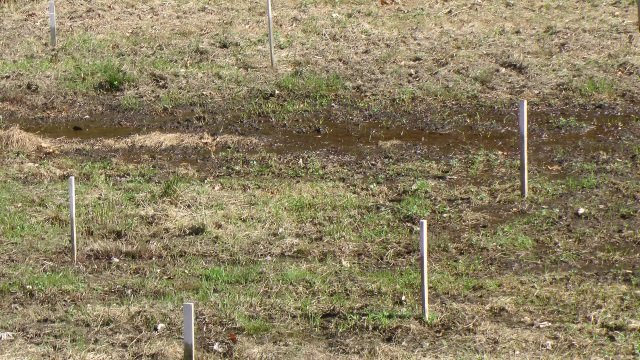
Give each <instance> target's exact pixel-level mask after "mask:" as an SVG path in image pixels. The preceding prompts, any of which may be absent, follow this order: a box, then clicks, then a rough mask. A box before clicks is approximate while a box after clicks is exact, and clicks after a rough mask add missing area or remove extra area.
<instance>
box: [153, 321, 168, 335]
mask: <svg viewBox="0 0 640 360" xmlns="http://www.w3.org/2000/svg"><path fill="white" fill-rule="evenodd" d="M166 328H167V325H165V324H163V323H160V324H158V325H156V326H154V327H153V331H155V332H157V333H160V332H162V330H164V329H166Z"/></svg>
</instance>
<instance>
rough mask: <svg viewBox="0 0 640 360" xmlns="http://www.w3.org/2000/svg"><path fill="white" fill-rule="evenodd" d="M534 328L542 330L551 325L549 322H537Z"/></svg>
mask: <svg viewBox="0 0 640 360" xmlns="http://www.w3.org/2000/svg"><path fill="white" fill-rule="evenodd" d="M534 326H535V327H537V328H540V329H542V328H546V327H548V326H551V323H550V322H548V321H542V322H537V323H535V325H534Z"/></svg>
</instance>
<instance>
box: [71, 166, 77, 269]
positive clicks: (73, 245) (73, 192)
mask: <svg viewBox="0 0 640 360" xmlns="http://www.w3.org/2000/svg"><path fill="white" fill-rule="evenodd" d="M69 220H70V223H71V253H72V256H73V264H74V265H75V264H76V263H77V262H78V247H77V244H76V183H75V178H74V177H73V176H70V177H69Z"/></svg>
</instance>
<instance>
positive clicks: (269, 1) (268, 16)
mask: <svg viewBox="0 0 640 360" xmlns="http://www.w3.org/2000/svg"><path fill="white" fill-rule="evenodd" d="M267 22H268V23H269V53H270V54H271V67H272V68H275V67H276V58H275V55H274V54H273V17H272V15H271V0H267Z"/></svg>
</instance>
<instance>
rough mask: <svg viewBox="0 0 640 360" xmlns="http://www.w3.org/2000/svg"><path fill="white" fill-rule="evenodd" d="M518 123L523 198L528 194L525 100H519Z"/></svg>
mask: <svg viewBox="0 0 640 360" xmlns="http://www.w3.org/2000/svg"><path fill="white" fill-rule="evenodd" d="M518 118H519V124H520V184H521V186H522V188H521V194H522V197H523V198H526V197H527V195H529V177H528V162H527V161H528V159H527V100H520V112H519V114H518Z"/></svg>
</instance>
